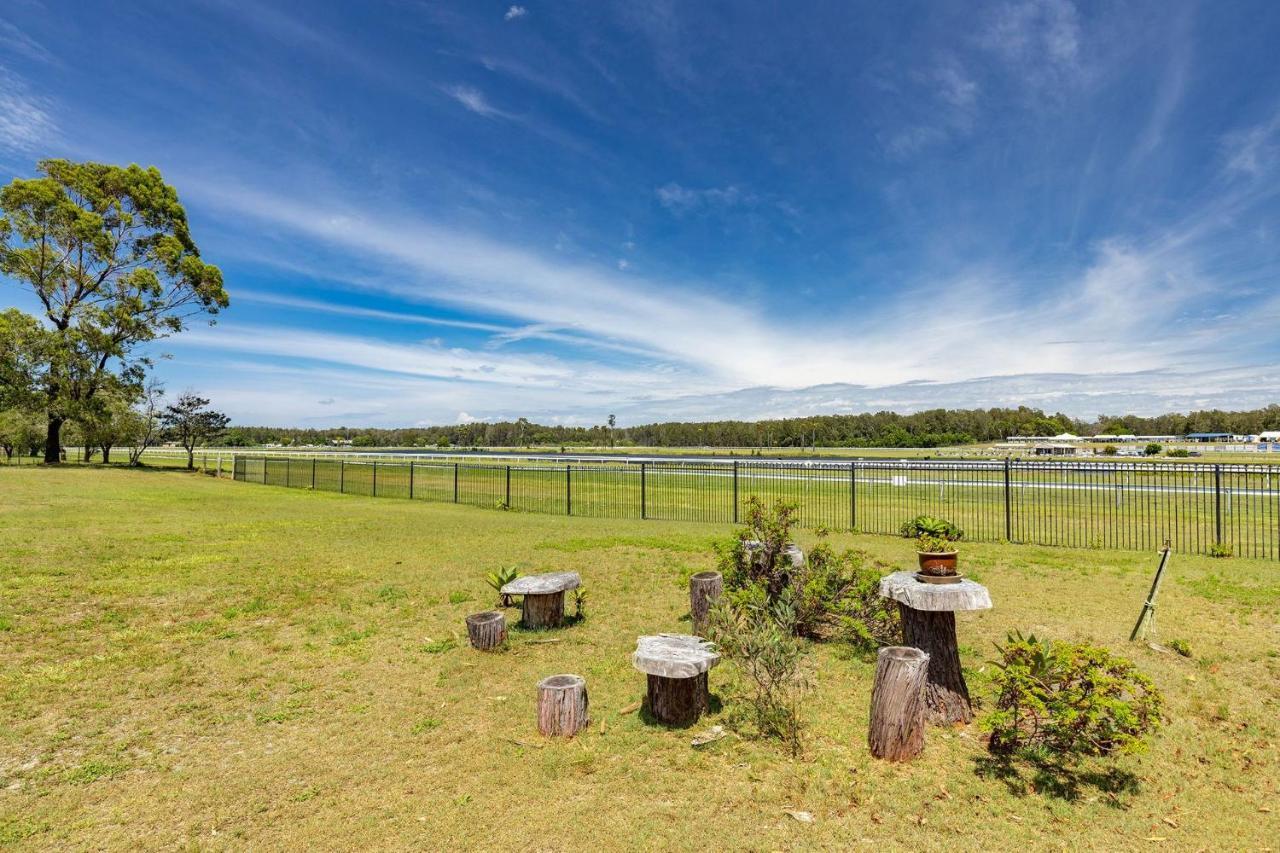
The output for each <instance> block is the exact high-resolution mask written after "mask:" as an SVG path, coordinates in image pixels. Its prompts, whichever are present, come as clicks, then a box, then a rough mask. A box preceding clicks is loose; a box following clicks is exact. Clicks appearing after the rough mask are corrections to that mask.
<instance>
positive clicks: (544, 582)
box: [499, 572, 582, 628]
mask: <svg viewBox="0 0 1280 853" xmlns="http://www.w3.org/2000/svg"><path fill="white" fill-rule="evenodd" d="M581 585H582V578H581V577H579V576H578V573H577V572H549V573H547V574H544V575H526V576H525V577H522V578H516V579H515V580H513V581H512V582H511V583H509V584H504V585H503V587H502V589H500V590H499V593H501V594H502V595H522V596H524V600H523V601H522V603H521V615H520V624H522V625H524V627H526V628H559V627H560V626H561V625H563V624H564V594H565V592H566V591H568V590H571V589H577V588H578V587H579V586H581Z"/></svg>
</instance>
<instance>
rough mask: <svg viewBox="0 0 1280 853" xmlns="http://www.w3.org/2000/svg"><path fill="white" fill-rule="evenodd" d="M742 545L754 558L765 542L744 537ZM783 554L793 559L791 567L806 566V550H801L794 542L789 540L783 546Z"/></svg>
mask: <svg viewBox="0 0 1280 853" xmlns="http://www.w3.org/2000/svg"><path fill="white" fill-rule="evenodd" d="M742 547H744V548H746V549H747V553H748V554H751V555H752V557H753V558H754V556H755V554H756V552H757V551H759V550H760V549H762V548H764V543H763V542H761V541H760V540H759V539H744V540H743V541H742ZM782 553H783V555H784V556H785V557H786V558H787V559H788V560H790V561H791V568H793V569H798V568H801V567H802V566H804V551H802V550H800V546H799V545H797V544H795V543H794V542H788V543H787V544H786V545H783V546H782Z"/></svg>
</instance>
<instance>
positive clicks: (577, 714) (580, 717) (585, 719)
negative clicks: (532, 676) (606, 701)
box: [538, 674, 591, 737]
mask: <svg viewBox="0 0 1280 853" xmlns="http://www.w3.org/2000/svg"><path fill="white" fill-rule="evenodd" d="M590 722H591V719H590V715H589V706H588V702H587V680H586V679H585V678H583V677H582V676H580V675H569V674H566V675H552V676H549V677H547V678H544V679H542V680H541V681H539V682H538V731H539V732H541V733H542V734H544V735H546V736H547V737H573V736H574V735H576V734H577V733H578V732H580V731H582V730H583V729H585V728H586V727H587V724H588V723H590Z"/></svg>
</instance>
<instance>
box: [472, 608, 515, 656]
mask: <svg viewBox="0 0 1280 853" xmlns="http://www.w3.org/2000/svg"><path fill="white" fill-rule="evenodd" d="M467 636H468V637H470V638H471V645H472V646H473V647H475V648H477V649H479V650H481V651H489V650H490V649H496V648H497V647H498V646H501V645H502V644H503V643H505V642H506V641H507V617H505V616H503V615H502V614H501V613H499V612H498V611H496V610H486V611H485V612H484V613H475V614H472V615H471V616H468V617H467Z"/></svg>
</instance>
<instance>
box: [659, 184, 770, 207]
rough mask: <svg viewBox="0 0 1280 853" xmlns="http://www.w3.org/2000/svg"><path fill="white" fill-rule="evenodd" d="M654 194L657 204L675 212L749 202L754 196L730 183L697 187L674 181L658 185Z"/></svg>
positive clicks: (751, 201) (753, 199)
mask: <svg viewBox="0 0 1280 853" xmlns="http://www.w3.org/2000/svg"><path fill="white" fill-rule="evenodd" d="M654 195H656V196H657V197H658V203H659V204H661V205H662V206H663V207H665V208H666V209H667V210H670V211H672V212H673V213H677V214H680V213H688V212H690V211H693V210H698V209H700V208H719V209H724V208H728V207H734V206H735V205H739V204H751V203H753V202H754V201H755V198H756V197H755V195H754V194H752V193H749V192H746V191H744V190H743V189H741V188H740V187H737V186H734V185H732V184H731V185H729V186H725V187H706V188H702V189H697V188H694V187H685V186H681V185H680V184H678V183H676V182H675V181H672V182H671V183H668V184H664V185H663V186H660V187H658V188H657V189H656V190H654Z"/></svg>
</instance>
